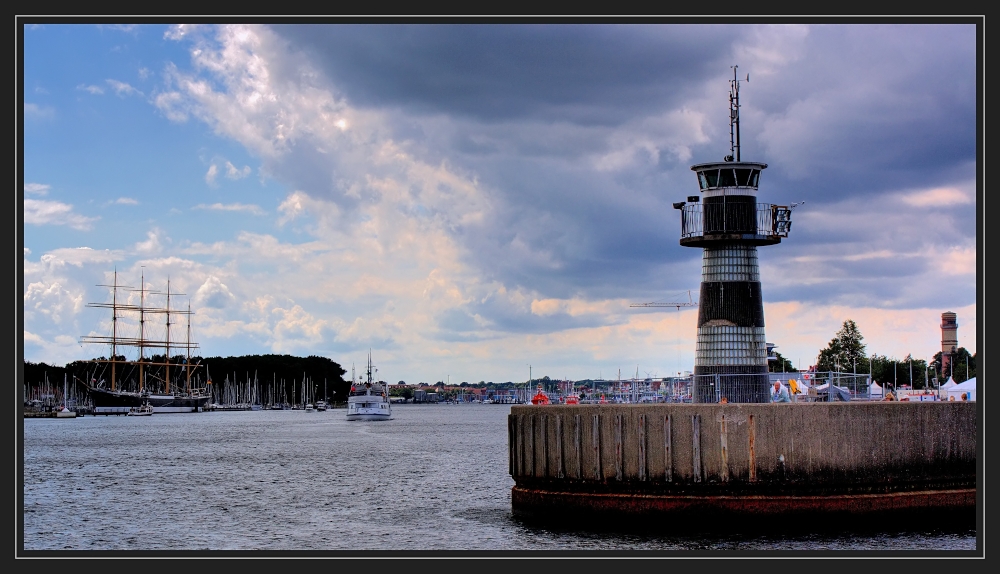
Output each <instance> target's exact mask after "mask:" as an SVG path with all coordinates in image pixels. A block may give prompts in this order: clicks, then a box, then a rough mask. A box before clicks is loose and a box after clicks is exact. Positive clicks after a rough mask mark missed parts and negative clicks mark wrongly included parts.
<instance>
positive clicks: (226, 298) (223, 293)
mask: <svg viewBox="0 0 1000 574" xmlns="http://www.w3.org/2000/svg"><path fill="white" fill-rule="evenodd" d="M194 300H195V302H197V303H198V304H199V305H204V306H206V307H211V308H213V309H224V308H226V307H228V306H229V305H230V304H231V303H233V302H235V301H236V296H235V295H233V293H232V292H231V291H230V290H229V287H227V286H226V284H225V283H223V282H222V281H221V280H219V278H218V277H215V276H211V277H208V278H207V279H205V282H204V283H202V284H201V286H200V287H198V291H197V292H196V293H195V295H194Z"/></svg>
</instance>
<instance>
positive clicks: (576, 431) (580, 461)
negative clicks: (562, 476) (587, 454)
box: [573, 415, 583, 479]
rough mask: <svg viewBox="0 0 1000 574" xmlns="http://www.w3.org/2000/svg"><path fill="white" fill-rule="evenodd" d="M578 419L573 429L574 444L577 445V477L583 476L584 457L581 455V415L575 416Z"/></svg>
mask: <svg viewBox="0 0 1000 574" xmlns="http://www.w3.org/2000/svg"><path fill="white" fill-rule="evenodd" d="M573 418H574V419H576V428H575V429H574V431H573V445H574V446H575V447H576V478H578V479H582V478H583V459H582V458H581V457H580V455H581V454H582V451H581V450H580V415H575V416H574V417H573Z"/></svg>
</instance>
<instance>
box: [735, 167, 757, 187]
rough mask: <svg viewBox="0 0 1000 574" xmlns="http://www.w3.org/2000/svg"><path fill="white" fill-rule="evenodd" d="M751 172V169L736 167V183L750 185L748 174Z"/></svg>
mask: <svg viewBox="0 0 1000 574" xmlns="http://www.w3.org/2000/svg"><path fill="white" fill-rule="evenodd" d="M752 172H753V170H752V169H737V170H736V185H750V175H751V173H752Z"/></svg>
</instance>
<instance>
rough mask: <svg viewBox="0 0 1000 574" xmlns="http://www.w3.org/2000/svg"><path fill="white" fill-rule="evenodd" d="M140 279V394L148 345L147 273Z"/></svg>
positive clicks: (143, 383) (143, 384) (142, 386)
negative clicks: (145, 342) (146, 342)
mask: <svg viewBox="0 0 1000 574" xmlns="http://www.w3.org/2000/svg"><path fill="white" fill-rule="evenodd" d="M141 277H142V278H141V279H140V287H139V392H140V393H141V392H142V391H143V390H144V389H145V380H144V379H143V369H142V366H143V365H142V364H143V362H144V361H145V359H146V357H145V350H146V345H145V344H144V341H145V339H146V272H145V271H143V272H142V274H141Z"/></svg>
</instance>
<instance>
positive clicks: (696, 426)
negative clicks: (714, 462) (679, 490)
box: [691, 415, 701, 482]
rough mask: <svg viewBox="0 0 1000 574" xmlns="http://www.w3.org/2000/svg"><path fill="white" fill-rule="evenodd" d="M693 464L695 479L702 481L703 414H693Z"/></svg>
mask: <svg viewBox="0 0 1000 574" xmlns="http://www.w3.org/2000/svg"><path fill="white" fill-rule="evenodd" d="M691 466H692V469H693V471H694V481H695V482H701V415H691Z"/></svg>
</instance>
